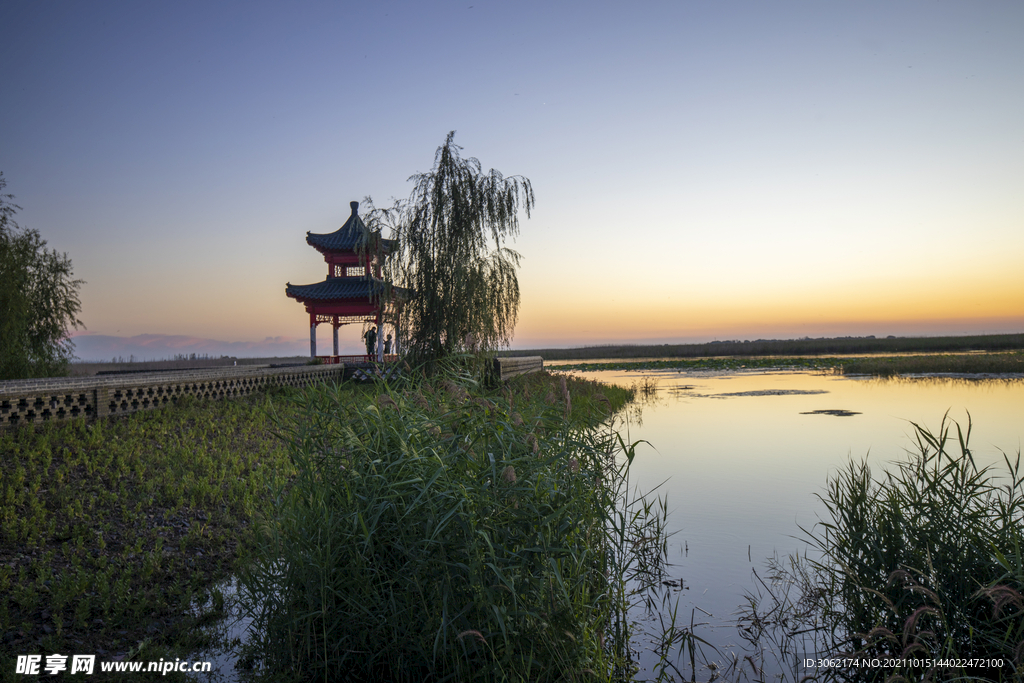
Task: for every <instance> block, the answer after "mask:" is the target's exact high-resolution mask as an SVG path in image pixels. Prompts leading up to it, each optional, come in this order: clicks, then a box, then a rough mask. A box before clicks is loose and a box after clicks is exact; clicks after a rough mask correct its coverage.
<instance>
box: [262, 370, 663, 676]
mask: <svg viewBox="0 0 1024 683" xmlns="http://www.w3.org/2000/svg"><path fill="white" fill-rule="evenodd" d="M627 398H628V394H627V392H626V390H622V389H619V388H612V387H603V386H602V385H598V384H597V383H594V382H587V381H581V380H575V379H571V378H569V379H567V378H565V377H560V378H556V377H553V376H550V375H548V374H547V373H542V374H536V375H530V376H526V377H520V378H516V379H515V380H513V381H512V382H511V383H509V384H506V385H503V386H502V387H500V388H498V389H492V390H490V391H484V390H483V389H482V388H481V387H480V386H478V385H476V384H475V383H474V382H472V381H471V380H470V378H469V377H468V376H460V375H458V374H457V373H453V372H448V373H443V374H439V375H436V376H435V377H433V378H431V379H430V380H427V379H423V380H420V381H417V382H413V383H410V384H407V385H405V386H403V387H401V388H396V387H392V386H385V385H379V386H378V388H377V390H376V391H374V392H368V393H366V394H364V395H362V396H359V397H357V398H355V399H354V400H351V398H350V396H349V395H346V394H345V393H344V392H343V391H342V390H340V389H335V388H331V387H318V388H315V389H310V390H307V391H306V392H305V393H304V395H303V398H302V400H301V414H302V416H303V417H302V419H301V420H299V421H298V422H297V423H296V424H295V425H294V426H293V427H292V428H291V431H290V445H291V453H292V458H293V459H294V462H295V465H296V468H297V470H298V477H297V479H296V481H295V484H294V486H293V487H292V488H291V490H290V491H289V492H288V494H287V495H286V496H284V497H283V498H282V499H281V500H280V503H279V505H278V508H277V510H276V516H274V517H273V518H272V519H270V520H269V521H268V524H267V533H266V536H265V540H264V543H263V546H262V548H261V555H260V559H259V561H257V562H256V563H255V564H254V565H253V566H252V568H251V569H250V570H249V571H248V572H247V573H246V574H245V576H244V577H243V601H244V603H246V604H247V606H248V609H249V610H250V611H251V613H252V615H253V617H254V622H253V629H252V631H251V634H250V635H251V636H252V642H251V645H250V647H251V649H250V658H251V661H252V663H254V664H256V665H258V666H259V667H260V668H261V670H262V671H263V673H265V674H266V675H267V676H268V677H269V678H272V679H275V680H277V679H279V678H280V677H281V676H283V675H284V674H285V672H292V675H293V676H295V677H296V678H299V679H302V680H360V681H362V680H388V681H443V680H458V681H470V680H482V681H552V680H597V681H601V680H609V679H610V678H612V677H613V676H615V675H616V674H620V675H622V676H623V677H625V676H628V675H629V674H630V671H631V669H630V666H631V665H630V662H629V652H628V642H629V641H628V625H627V623H626V619H625V607H626V602H627V600H628V595H627V580H628V579H630V578H631V577H632V578H637V577H642V575H644V574H645V572H646V573H647V574H648V575H650V576H652V578H653V568H654V567H656V566H657V563H658V561H659V558H661V557H662V553H663V550H664V549H663V542H664V539H663V534H662V533H661V528H662V527H661V526H660V523H661V521H662V519H663V518H659V517H658V515H657V514H655V510H654V509H653V508H652V506H651V504H650V503H648V502H646V501H643V500H640V501H636V502H634V503H633V504H628V503H627V504H626V505H623V504H622V503H623V495H624V488H623V483H624V479H623V476H624V465H623V464H622V462H623V461H620V460H617V459H616V455H617V453H619V452H620V450H621V449H622V448H623V447H624V446H625V444H623V442H622V441H621V439H619V438H618V437H617V435H616V434H614V433H613V432H611V431H609V430H608V429H603V428H601V427H599V426H598V424H597V423H598V422H599V421H600V420H602V419H603V418H606V417H608V416H609V415H610V414H611V413H612V412H613V411H614V410H616V409H618V408H619V407H620V406H621V405H623V403H624V402H625V400H626V399H627ZM627 450H628V459H631V458H632V450H631V449H628V448H627ZM295 672H301V673H295Z"/></svg>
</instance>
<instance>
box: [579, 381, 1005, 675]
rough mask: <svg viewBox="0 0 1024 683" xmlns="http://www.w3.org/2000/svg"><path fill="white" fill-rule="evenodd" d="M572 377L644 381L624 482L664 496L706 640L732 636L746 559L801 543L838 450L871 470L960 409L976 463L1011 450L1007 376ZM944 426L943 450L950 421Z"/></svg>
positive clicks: (673, 573)
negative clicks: (651, 385) (919, 429)
mask: <svg viewBox="0 0 1024 683" xmlns="http://www.w3.org/2000/svg"><path fill="white" fill-rule="evenodd" d="M585 376H586V377H588V378H591V379H598V380H601V381H605V382H610V383H616V384H622V385H629V384H632V383H634V382H637V381H639V380H643V379H645V378H651V379H652V380H653V381H654V382H656V383H657V391H656V393H655V395H654V396H653V397H652V398H651V399H650V400H649V401H648V402H647V403H646V404H645V405H644V406H643V407H642V416H641V417H642V419H641V420H640V421H639V423H637V421H636V420H633V421H632V423H631V424H627V425H625V426H624V431H628V438H629V440H630V441H637V440H641V439H642V440H646V441H648V442H649V444H650V445H647V444H641V445H640V446H639V447H638V448H637V456H636V460H635V461H634V465H633V472H632V474H631V479H632V481H633V484H634V485H636V486H637V487H639V488H640V489H641V490H649V489H652V488H654V487H655V486H658V485H661V489H660V491H662V492H663V493H664V494H666V495H667V496H668V502H669V509H670V511H671V517H670V519H669V527H670V531H674V532H675V535H674V536H673V537H672V538H671V540H670V543H669V546H670V551H669V560H670V562H672V563H673V564H674V565H675V566H674V567H672V568H671V569H670V574H669V576H670V578H672V579H682V580H683V581H684V583H685V585H686V586H688V589H684V590H682V591H676V592H675V594H676V595H679V596H680V604H679V611H678V614H679V617H680V619H681V620H684V621H685V622H686V624H687V625H689V622H690V618H691V614H692V615H694V619H695V623H706V624H708V625H707V626H704V627H699V628H697V629H695V631H696V634H697V635H698V636H700V637H702V638H705V639H706V640H709V641H711V642H712V643H713V644H715V645H716V646H719V647H728V646H736V645H739V644H741V643H742V641H741V640H740V638H739V637H738V635H737V633H736V631H735V629H734V628H732V627H731V626H726V625H724V622H727V621H728V620H729V619H730V618H733V617H734V614H735V612H736V610H737V608H738V607H739V606H740V605H741V604H742V603H743V602H744V599H743V596H744V593H745V592H746V591H749V590H752V588H753V583H752V574H751V571H752V569H757V570H758V572H759V573H760V574H761V575H762V576H764V571H763V568H764V566H765V558H767V557H769V556H771V555H773V554H774V553H779V554H781V555H783V556H784V555H786V554H789V553H792V552H795V551H798V550H800V549H801V548H802V547H803V546H802V544H801V543H800V542H799V541H798V540H797V539H796V538H794V537H795V536H798V535H799V534H800V528H799V527H801V526H803V527H804V528H808V529H809V528H810V527H812V526H813V525H814V523H815V521H816V511H817V510H819V509H820V503H819V502H818V501H817V499H816V498H815V494H816V493H820V492H822V491H823V490H824V486H825V483H826V480H827V478H828V476H829V475H830V474H834V473H835V472H836V471H837V469H838V468H840V467H842V466H843V465H844V464H845V463H846V462H848V460H849V458H850V457H851V456H852V457H853V458H854V459H858V460H859V459H862V458H864V457H865V456H868V460H869V463H871V464H872V465H873V468H874V469H875V470H876V471H881V469H882V468H883V466H884V464H885V463H887V462H890V461H892V460H895V459H899V458H901V457H904V455H905V453H906V451H907V450H909V449H913V447H914V443H915V442H914V440H913V438H912V434H913V426H912V425H911V424H910V422H911V421H912V422H916V423H918V424H920V425H922V426H925V427H928V428H929V429H931V430H932V431H933V432H934V431H936V430H938V428H939V425H940V423H941V421H942V417H943V415H944V414H945V413H946V411H949V416H950V418H952V419H955V420H957V421H958V422H960V423H961V425H963V426H964V427H966V425H967V421H968V416H967V413H968V411H969V412H970V417H971V419H972V420H973V424H974V429H973V432H972V436H971V444H972V447H973V453H974V456H975V459H976V461H977V462H978V464H979V466H980V465H997V466H998V465H999V464H1001V463H1002V452H1006V453H1007V454H1012V455H1016V453H1017V452H1018V450H1019V449H1020V447H1021V425H1022V420H1021V417H1022V412H1024V380H1021V379H1014V380H958V379H949V378H919V379H902V380H882V379H870V378H860V379H857V378H848V377H840V376H834V375H822V374H812V373H805V372H771V373H730V374H713V373H689V374H680V373H674V372H647V373H638V372H622V371H601V372H588V373H585ZM815 411H848V412H850V413H857V414H852V415H843V416H835V415H830V414H823V413H818V414H814V412H815ZM951 435H952V439H953V442H952V443H953V446H954V451H956V432H955V427H954V429H953V431H952V432H951ZM1000 449H1002V450H1000ZM748 553H749V557H750V560H748ZM702 611H704V612H707V613H710V614H711V615H712V616H710V617H709V616H706V615H705V614H702ZM716 625H717V627H716ZM741 656H742V655H741ZM687 666H688V665H687ZM705 677H706V673H705Z"/></svg>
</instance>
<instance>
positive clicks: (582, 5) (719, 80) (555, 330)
mask: <svg viewBox="0 0 1024 683" xmlns="http://www.w3.org/2000/svg"><path fill="white" fill-rule="evenodd" d="M0 64H2V65H3V66H2V73H3V87H2V96H0V171H3V172H4V175H5V178H6V180H7V181H8V187H7V190H6V191H7V192H11V193H13V194H15V195H16V202H17V203H18V204H19V205H21V206H22V207H23V211H21V212H20V213H19V215H18V217H17V220H18V221H19V223H21V224H22V225H25V226H27V227H30V228H36V229H38V230H40V232H42V234H43V236H44V237H45V238H46V239H48V240H49V242H50V244H51V245H52V246H54V247H56V248H57V249H58V250H60V251H66V252H68V253H69V255H70V256H71V257H72V258H73V260H74V263H75V267H76V275H77V276H79V277H82V278H84V279H85V280H86V281H87V284H86V285H85V287H84V288H83V290H82V299H83V312H82V319H83V320H84V321H85V323H86V325H87V326H88V328H89V331H90V332H92V333H95V334H99V335H114V336H134V335H142V334H156V335H184V336H186V337H196V338H213V339H221V340H224V341H234V342H258V341H259V340H262V339H264V338H265V337H275V338H277V337H280V338H288V337H290V336H294V338H295V339H296V344H298V347H297V348H299V349H300V350H301V346H302V344H303V343H304V341H303V340H305V339H306V332H305V331H306V329H307V319H306V316H305V314H304V312H303V311H302V308H301V306H299V305H298V304H296V303H295V302H294V301H291V300H288V299H286V298H285V296H284V284H285V282H286V281H291V282H293V283H310V282H315V281H318V280H320V279H322V278H323V277H324V275H325V273H326V267H325V266H324V264H323V262H322V261H321V260H320V259H319V255H318V254H316V252H315V251H313V250H312V249H311V248H309V247H308V246H307V245H306V244H305V242H304V235H305V232H306V231H307V230H310V231H313V232H330V231H331V230H333V229H335V228H336V227H338V226H339V225H340V224H341V223H342V222H344V220H345V219H346V218H347V217H348V213H349V209H348V202H349V201H350V200H354V199H355V200H359V199H362V198H363V197H364V196H366V195H372V196H373V197H374V199H375V200H377V202H378V203H379V204H381V203H385V202H386V201H387V200H388V199H389V198H390V197H393V196H397V197H404V196H406V195H407V194H408V192H409V191H410V190H411V184H410V183H408V182H407V179H408V177H409V176H410V175H411V174H413V173H415V172H418V171H426V170H428V169H429V167H430V165H431V163H432V161H433V153H434V150H435V148H436V147H437V146H438V145H439V144H441V143H442V142H443V141H444V136H445V134H446V133H447V132H448V131H449V130H456V131H458V132H457V134H456V138H455V139H456V142H457V143H459V144H461V145H462V146H463V147H464V153H465V154H466V155H469V156H475V157H478V158H479V159H480V160H481V162H482V163H483V165H484V168H485V169H486V168H490V167H492V166H493V167H495V168H497V169H499V170H501V171H502V172H504V173H506V174H522V175H525V176H527V177H529V178H530V179H531V180H532V182H533V185H534V188H535V190H536V194H537V208H536V211H535V212H534V215H533V218H532V219H531V220H528V221H525V222H524V223H523V225H522V235H521V237H520V238H519V240H518V241H517V242H516V244H515V247H516V248H517V249H518V250H519V251H520V252H521V253H522V254H523V256H524V265H523V269H522V271H521V273H520V282H521V285H522V287H523V293H524V300H523V308H522V311H521V316H520V325H519V333H518V336H517V341H516V345H519V346H523V345H532V344H541V343H558V344H568V343H595V342H597V341H607V340H630V339H633V340H640V339H664V340H682V339H700V338H713V337H716V336H717V337H719V338H733V337H742V336H803V335H804V334H810V335H811V336H819V335H821V334H890V333H895V334H907V333H912V334H924V333H942V332H955V331H1001V330H1021V329H1024V278H1021V277H1020V275H1019V268H1020V266H1019V264H1020V259H1021V256H1022V255H1024V4H1022V3H1020V2H985V3H968V2H959V3H954V2H900V3H891V2H859V3H848V4H840V3H823V2H772V3H765V2H727V1H726V2H710V1H707V2H686V1H682V2H680V1H676V2H649V3H595V2H574V3H566V2H516V3H508V2H480V1H478V0H464V1H463V2H457V3H456V2H378V3H354V2H329V3H328V2H323V3H320V2H299V3H255V2H244V3H242V2H217V3H214V2H173V3H171V2H164V3H158V2H148V3H139V2H97V3H81V2H16V1H12V0H8V1H7V2H5V3H4V4H3V5H2V7H0ZM350 336H351V337H352V339H351V340H349V341H350V342H351V345H352V347H353V348H354V347H356V346H357V345H358V335H357V334H356V333H353V334H351V335H350Z"/></svg>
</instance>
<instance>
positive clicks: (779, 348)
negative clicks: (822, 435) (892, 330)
mask: <svg viewBox="0 0 1024 683" xmlns="http://www.w3.org/2000/svg"><path fill="white" fill-rule="evenodd" d="M1020 350H1024V333H1022V334H991V335H971V336H959V337H886V338H882V339H877V338H875V337H833V338H819V339H758V340H755V341H722V342H709V343H706V344H618V345H612V344H607V345H601V346H582V347H576V348H569V349H525V350H520V349H517V350H512V351H501V352H499V353H498V355H499V356H543V358H544V360H545V361H555V360H595V359H613V358H618V359H633V360H636V359H642V358H643V359H654V358H662V359H663V358H716V357H726V356H744V357H766V356H811V357H813V356H831V355H858V356H860V355H873V354H894V353H903V354H905V353H931V354H937V353H938V354H941V353H964V352H969V351H1020Z"/></svg>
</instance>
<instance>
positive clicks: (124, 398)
mask: <svg viewBox="0 0 1024 683" xmlns="http://www.w3.org/2000/svg"><path fill="white" fill-rule="evenodd" d="M344 371H345V366H344V365H342V364H336V365H299V366H292V367H280V368H272V367H269V366H265V365H264V366H260V365H246V366H232V367H227V368H209V369H202V370H178V371H163V372H151V373H149V372H147V373H138V374H129V375H113V376H107V377H60V378H49V379H34V380H10V381H4V382H0V428H4V427H11V426H15V425H19V424H29V423H39V422H46V421H48V420H68V419H73V418H77V417H84V418H87V419H96V418H100V417H105V416H107V415H124V414H127V413H133V412H136V411H138V410H150V409H153V408H159V407H161V406H165V405H167V404H168V403H174V402H176V401H177V400H178V399H180V398H181V397H183V396H194V397H196V398H234V397H237V396H245V395H247V394H251V393H253V392H255V391H262V390H264V389H267V388H269V387H271V386H304V385H306V384H311V383H314V382H325V381H340V380H341V378H342V376H343V373H344Z"/></svg>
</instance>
